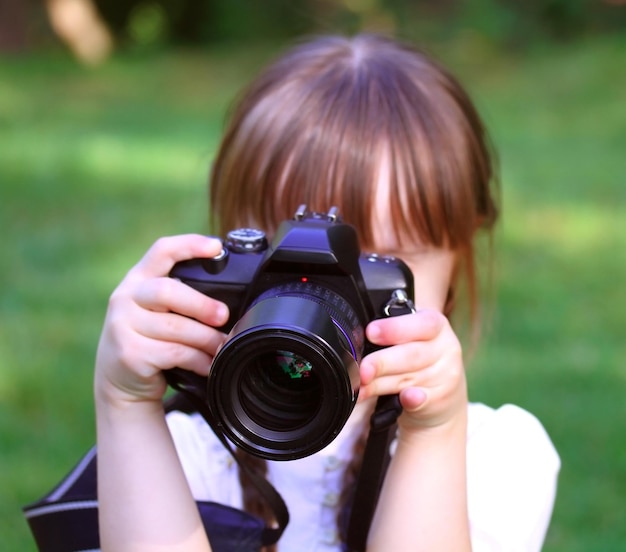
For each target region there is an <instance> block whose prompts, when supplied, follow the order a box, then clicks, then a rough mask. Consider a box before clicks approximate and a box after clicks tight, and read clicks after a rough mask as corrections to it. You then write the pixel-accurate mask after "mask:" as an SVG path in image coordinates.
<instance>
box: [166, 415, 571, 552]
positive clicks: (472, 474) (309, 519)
mask: <svg viewBox="0 0 626 552" xmlns="http://www.w3.org/2000/svg"><path fill="white" fill-rule="evenodd" d="M468 413H469V415H468V440H467V475H468V477H467V480H468V509H469V519H470V529H471V539H472V547H473V550H474V552H491V551H494V552H495V551H498V552H531V551H538V550H541V546H542V543H543V540H544V537H545V533H546V530H547V528H548V524H549V521H550V516H551V514H552V507H553V504H554V498H555V494H556V483H557V475H558V472H559V468H560V461H559V457H558V454H557V452H556V450H555V449H554V446H553V445H552V443H551V441H550V438H549V437H548V435H547V433H546V432H545V430H544V428H543V426H542V425H541V423H540V422H539V421H538V420H537V419H536V418H535V417H534V416H533V415H532V414H529V413H528V412H526V411H525V410H522V409H521V408H519V407H517V406H513V405H505V406H502V407H501V408H499V409H497V410H494V409H492V408H489V407H488V406H485V405H483V404H477V403H472V404H470V405H469V411H468ZM363 418H364V412H363V411H362V409H361V410H359V408H358V406H357V408H356V409H355V412H354V413H353V414H352V416H351V417H350V419H349V420H348V423H347V424H346V426H345V427H344V429H343V430H342V432H341V433H340V434H339V436H338V437H337V438H336V439H335V440H334V441H333V442H332V443H331V444H330V445H329V446H327V447H326V448H325V449H324V450H322V451H320V452H318V453H317V454H314V455H312V456H308V457H306V458H302V459H300V460H293V461H290V462H268V463H267V464H268V479H269V480H270V481H271V483H272V484H273V485H274V487H276V490H277V491H278V492H279V493H280V494H281V495H282V497H283V499H284V500H285V502H286V504H287V507H288V509H289V513H290V521H289V525H288V526H287V529H286V530H285V532H284V533H283V536H282V538H281V539H280V542H279V546H278V548H279V550H280V551H281V552H285V551H286V552H292V551H297V552H309V551H311V552H313V551H316V552H317V551H319V552H322V551H323V552H331V551H340V550H341V545H340V543H339V540H338V538H337V532H336V507H337V502H338V498H339V492H340V487H341V481H342V472H343V469H342V468H344V467H345V466H346V464H347V463H348V462H349V459H350V455H351V453H352V448H353V444H354V440H355V439H356V438H357V437H358V435H359V434H360V431H359V428H360V427H361V423H362V422H363ZM167 420H168V424H169V427H170V431H171V433H172V436H173V438H174V442H175V444H176V448H177V450H178V454H179V456H180V459H181V463H182V465H183V469H184V470H185V474H186V476H187V479H188V481H189V485H190V487H191V490H192V493H193V495H194V498H195V499H196V500H206V501H212V502H218V503H222V504H227V505H229V506H233V507H235V508H241V507H242V502H241V487H240V485H239V479H238V471H237V465H236V464H235V462H234V461H233V459H232V458H231V456H230V454H229V453H228V452H227V451H226V450H225V449H224V448H223V446H222V444H221V443H220V441H219V440H218V439H217V437H216V436H215V435H214V434H213V432H212V430H211V429H210V427H209V426H208V425H207V424H206V422H205V421H204V420H203V419H202V417H201V416H200V415H197V414H193V415H191V416H189V415H186V414H182V413H180V412H172V413H170V414H168V416H167Z"/></svg>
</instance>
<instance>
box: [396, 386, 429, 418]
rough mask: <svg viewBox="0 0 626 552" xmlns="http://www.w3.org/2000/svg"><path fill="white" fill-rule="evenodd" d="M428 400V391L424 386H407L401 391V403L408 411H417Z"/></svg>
mask: <svg viewBox="0 0 626 552" xmlns="http://www.w3.org/2000/svg"><path fill="white" fill-rule="evenodd" d="M427 402H428V392H427V391H426V389H424V388H422V387H407V388H406V389H403V390H402V391H400V404H401V405H402V408H403V409H404V410H406V411H407V412H417V411H418V410H420V409H421V408H422V407H423V406H425V405H426V403H427Z"/></svg>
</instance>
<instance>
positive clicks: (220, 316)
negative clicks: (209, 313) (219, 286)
mask: <svg viewBox="0 0 626 552" xmlns="http://www.w3.org/2000/svg"><path fill="white" fill-rule="evenodd" d="M215 316H216V318H217V322H218V323H220V324H226V322H228V317H229V312H228V307H227V306H226V305H225V304H224V303H220V304H219V305H218V306H217V309H216V311H215Z"/></svg>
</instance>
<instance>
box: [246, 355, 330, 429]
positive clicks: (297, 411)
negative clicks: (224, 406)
mask: <svg viewBox="0 0 626 552" xmlns="http://www.w3.org/2000/svg"><path fill="white" fill-rule="evenodd" d="M319 394H320V381H319V378H318V377H317V371H316V370H314V369H313V365H312V363H311V362H310V361H308V360H306V359H305V358H304V357H302V356H300V355H298V354H296V353H294V352H292V351H281V350H275V351H269V352H267V353H263V354H260V355H258V356H257V357H256V358H255V359H254V361H253V362H252V363H251V364H250V367H249V369H248V373H247V374H246V375H245V376H244V377H243V378H242V380H241V388H240V398H241V406H242V408H243V409H244V411H245V413H246V415H247V416H249V417H250V419H253V420H257V421H258V423H259V424H260V425H262V426H263V427H266V428H268V429H270V430H273V431H287V430H290V429H293V428H297V427H302V426H304V425H305V424H306V423H307V422H309V421H310V420H311V419H313V417H314V416H315V415H316V413H317V409H318V407H319Z"/></svg>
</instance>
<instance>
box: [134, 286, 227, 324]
mask: <svg viewBox="0 0 626 552" xmlns="http://www.w3.org/2000/svg"><path fill="white" fill-rule="evenodd" d="M134 300H135V302H136V303H137V305H139V306H140V307H142V308H144V309H147V310H150V311H155V312H174V313H177V314H179V315H182V316H186V317H189V318H193V319H195V320H198V321H200V322H203V323H204V324H207V325H209V326H215V327H219V326H223V325H224V324H226V322H227V321H228V317H229V312H228V307H227V306H226V305H225V304H224V303H222V302H221V301H218V300H217V299H213V298H212V297H208V296H206V295H204V294H203V293H201V292H199V291H197V290H195V289H193V288H192V287H191V286H188V285H187V284H184V283H182V282H180V281H178V280H175V279H173V278H165V277H164V278H152V279H149V280H146V281H145V282H142V283H141V285H139V286H137V288H136V289H135V291H134Z"/></svg>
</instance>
